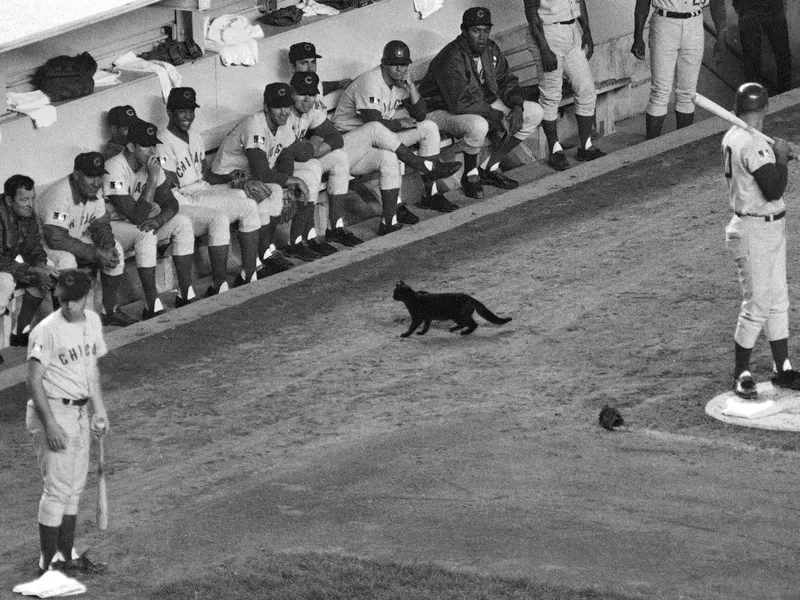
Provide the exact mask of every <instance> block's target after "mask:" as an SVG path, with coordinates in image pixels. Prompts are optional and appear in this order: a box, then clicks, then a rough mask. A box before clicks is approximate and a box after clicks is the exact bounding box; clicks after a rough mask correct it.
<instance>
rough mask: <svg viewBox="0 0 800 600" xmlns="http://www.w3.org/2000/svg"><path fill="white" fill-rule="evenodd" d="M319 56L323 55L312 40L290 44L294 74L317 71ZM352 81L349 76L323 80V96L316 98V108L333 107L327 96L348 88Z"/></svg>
mask: <svg viewBox="0 0 800 600" xmlns="http://www.w3.org/2000/svg"><path fill="white" fill-rule="evenodd" d="M318 58H322V57H321V56H320V55H319V54H317V48H316V47H315V46H314V44H312V43H311V42H300V43H297V44H292V45H291V46H289V66H290V68H291V69H292V74H295V73H305V72H307V71H311V72H312V73H316V72H317V59H318ZM351 83H353V80H352V79H348V78H344V79H338V80H336V81H321V82H320V84H321V85H322V96H323V98H322V99H320V98H319V97H318V98H317V99H316V106H315V108H319V109H322V110H327V109H329V108H331V107H332V106H333V103H330V104H329V101H328V100H326V99H325V97H326V96H329V95H330V94H333V92H336V91H338V90H344V89H346V88H347V86H348V85H350V84H351Z"/></svg>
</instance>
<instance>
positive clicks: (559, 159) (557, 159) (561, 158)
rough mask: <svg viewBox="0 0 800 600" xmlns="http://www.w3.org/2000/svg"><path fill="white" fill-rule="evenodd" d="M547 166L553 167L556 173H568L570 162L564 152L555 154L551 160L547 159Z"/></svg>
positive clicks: (551, 156)
mask: <svg viewBox="0 0 800 600" xmlns="http://www.w3.org/2000/svg"><path fill="white" fill-rule="evenodd" d="M547 164H548V165H550V166H551V167H553V168H554V169H555V170H556V171H566V170H567V169H569V160H567V155H566V154H564V152H563V151H561V150H559V151H558V152H553V153H552V154H551V155H550V158H548V159H547Z"/></svg>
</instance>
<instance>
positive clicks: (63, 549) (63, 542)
mask: <svg viewBox="0 0 800 600" xmlns="http://www.w3.org/2000/svg"><path fill="white" fill-rule="evenodd" d="M77 521H78V515H64V516H63V518H62V519H61V526H60V527H59V528H58V543H57V544H56V548H57V549H58V551H59V552H60V553H61V556H63V557H64V560H69V559H70V558H72V547H73V546H74V545H75V524H76V523H77Z"/></svg>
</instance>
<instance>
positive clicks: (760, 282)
mask: <svg viewBox="0 0 800 600" xmlns="http://www.w3.org/2000/svg"><path fill="white" fill-rule="evenodd" d="M767 105H768V95H767V90H766V89H765V88H764V87H763V86H762V85H760V84H758V83H745V84H743V85H741V86H740V87H739V89H738V90H736V106H735V108H734V112H735V113H736V115H737V116H738V117H740V118H741V119H742V120H743V121H745V122H746V123H748V124H750V125H752V126H753V127H755V128H756V129H758V130H759V131H761V129H762V128H763V125H764V117H765V116H766V114H767ZM722 156H723V161H724V168H725V177H726V178H727V180H728V187H729V189H730V206H731V209H732V210H733V213H734V214H733V218H731V221H730V223H729V224H728V227H727V228H726V230H725V243H726V246H727V248H728V252H729V254H730V255H731V257H732V258H733V259H734V261H735V262H736V267H737V269H738V271H739V282H740V283H741V286H742V298H743V299H742V305H741V309H740V310H739V319H738V322H737V325H736V333H735V334H734V340H735V342H736V344H735V348H736V366H735V370H734V391H735V392H736V395H737V396H739V397H741V398H746V399H752V398H755V397H756V396H757V389H756V382H755V380H754V379H753V375H752V374H751V372H750V354H751V351H752V349H753V346H755V343H756V340H757V339H758V336H759V334H760V333H761V329H762V328H763V329H764V332H765V333H766V336H767V339H768V340H769V345H770V349H771V350H772V360H773V363H774V369H775V372H774V374H773V377H772V383H773V385H776V386H778V387H786V388H791V389H793V390H800V373H799V372H797V371H795V370H794V369H792V365H791V363H790V362H789V290H788V285H787V282H786V219H785V218H784V217H785V216H786V201H785V200H784V198H783V193H784V191H785V190H786V182H787V178H788V168H787V162H788V160H789V145H788V144H787V142H786V141H785V140H781V139H776V140H775V146H774V147H771V146H770V145H769V144H768V143H767V142H766V141H765V140H764V139H763V138H762V137H760V136H757V135H753V134H751V133H749V132H747V131H746V130H744V129H741V128H739V127H736V126H734V127H732V128H731V129H729V130H728V133H726V134H725V137H724V138H723V139H722Z"/></svg>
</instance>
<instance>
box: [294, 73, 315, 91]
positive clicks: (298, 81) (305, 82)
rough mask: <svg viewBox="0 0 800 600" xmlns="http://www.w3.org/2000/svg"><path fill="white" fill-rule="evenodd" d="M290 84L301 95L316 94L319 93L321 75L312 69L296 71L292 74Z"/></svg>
mask: <svg viewBox="0 0 800 600" xmlns="http://www.w3.org/2000/svg"><path fill="white" fill-rule="evenodd" d="M290 85H291V86H292V89H293V90H294V91H295V93H297V94H300V95H301V96H316V95H317V94H319V76H318V75H317V74H316V73H313V72H311V71H307V72H305V73H302V72H300V73H295V74H294V75H292V80H291V82H290Z"/></svg>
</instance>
